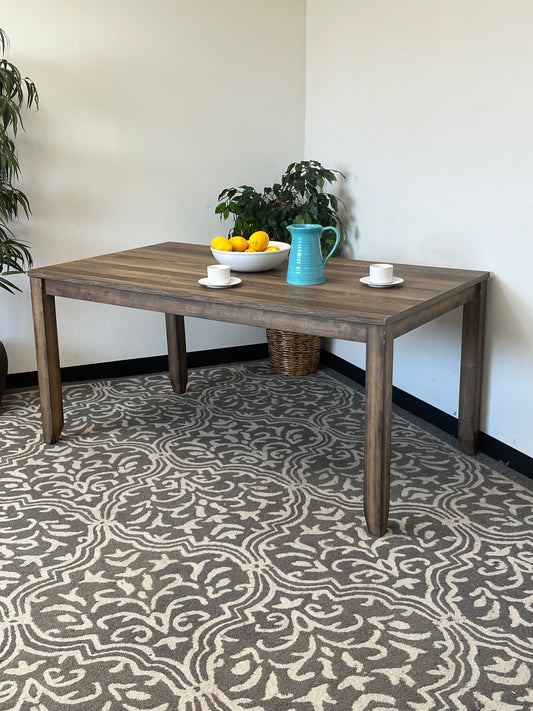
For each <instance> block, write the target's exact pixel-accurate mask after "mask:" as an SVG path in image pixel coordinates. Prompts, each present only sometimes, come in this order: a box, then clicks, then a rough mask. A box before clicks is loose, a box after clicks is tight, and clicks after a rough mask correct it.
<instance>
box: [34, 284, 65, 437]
mask: <svg viewBox="0 0 533 711" xmlns="http://www.w3.org/2000/svg"><path fill="white" fill-rule="evenodd" d="M30 284H31V298H32V309H33V328H34V332H35V351H36V355H37V373H38V376H39V390H40V395H41V418H42V423H43V438H44V441H45V442H46V443H47V444H52V442H57V440H58V439H59V436H60V434H61V430H62V429H63V396H62V393H61V371H60V369H59V346H58V341H57V322H56V307H55V299H54V297H53V296H49V295H48V294H47V293H46V284H45V281H44V279H38V278H34V277H32V278H31V279H30Z"/></svg>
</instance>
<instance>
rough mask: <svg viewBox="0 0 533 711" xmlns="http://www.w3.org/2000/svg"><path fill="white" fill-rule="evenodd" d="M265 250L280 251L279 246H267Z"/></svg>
mask: <svg viewBox="0 0 533 711" xmlns="http://www.w3.org/2000/svg"><path fill="white" fill-rule="evenodd" d="M265 252H279V247H267V248H266V249H265Z"/></svg>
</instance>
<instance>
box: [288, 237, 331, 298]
mask: <svg viewBox="0 0 533 711" xmlns="http://www.w3.org/2000/svg"><path fill="white" fill-rule="evenodd" d="M287 229H288V230H289V232H290V233H291V235H292V243H291V252H290V255H289V266H288V267H287V281H288V283H289V284H298V285H299V286H307V285H310V284H323V283H324V282H325V281H326V274H325V270H324V268H325V266H326V262H327V261H328V259H329V258H330V257H331V255H332V254H333V252H334V251H335V250H336V248H337V245H338V244H339V240H340V235H339V231H338V230H337V228H336V227H322V226H321V225H290V227H287ZM326 230H333V231H334V232H335V234H336V235H337V239H336V240H335V244H334V245H333V249H332V250H331V251H330V253H329V254H328V255H327V256H326V257H322V250H321V248H320V237H321V236H322V233H323V232H325V231H326Z"/></svg>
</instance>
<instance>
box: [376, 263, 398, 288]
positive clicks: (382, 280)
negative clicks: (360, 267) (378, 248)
mask: <svg viewBox="0 0 533 711" xmlns="http://www.w3.org/2000/svg"><path fill="white" fill-rule="evenodd" d="M393 271H394V267H393V266H392V264H371V265H370V281H371V282H372V284H390V283H391V282H392V279H393Z"/></svg>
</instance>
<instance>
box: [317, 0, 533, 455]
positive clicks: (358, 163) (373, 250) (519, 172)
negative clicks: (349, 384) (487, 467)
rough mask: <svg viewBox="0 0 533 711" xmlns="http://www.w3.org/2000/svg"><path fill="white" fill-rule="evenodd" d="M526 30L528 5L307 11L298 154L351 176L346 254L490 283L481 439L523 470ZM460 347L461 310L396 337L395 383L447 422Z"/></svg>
mask: <svg viewBox="0 0 533 711" xmlns="http://www.w3.org/2000/svg"><path fill="white" fill-rule="evenodd" d="M333 8H334V9H333ZM532 27H533V3H532V2H531V0H513V2H507V0H468V2H465V0H448V1H447V2H442V0H372V2H368V0H336V2H335V3H334V4H333V5H332V4H328V3H324V2H322V1H321V0H308V1H307V30H308V33H307V71H306V141H305V151H306V156H309V157H310V156H312V157H316V158H318V159H319V160H322V161H323V162H325V163H327V164H328V165H330V166H332V167H337V168H340V169H342V170H345V171H347V173H348V174H349V176H350V184H349V193H350V194H351V195H352V197H353V198H354V199H355V205H354V208H353V215H354V217H355V219H356V223H357V233H358V236H357V238H355V228H354V225H352V234H351V237H350V249H351V251H352V252H353V253H354V254H355V256H356V257H359V258H362V259H372V260H380V261H382V260H387V261H389V260H391V261H393V262H397V263H402V262H403V263H424V264H435V265H439V266H451V267H454V266H456V267H465V268H473V269H483V270H490V271H491V272H492V274H493V276H492V278H491V281H490V284H489V303H488V323H487V347H486V353H485V369H484V387H483V409H482V423H481V426H482V430H483V431H484V432H486V433H488V434H490V435H492V436H493V437H495V438H497V439H498V440H500V441H503V442H505V443H507V444H509V445H510V446H512V447H515V448H517V449H518V450H520V451H522V452H524V453H525V454H528V455H533V416H532V403H533V367H532V363H533V291H532V286H531V281H532V280H531V269H532V267H533V130H532V128H531V127H532V126H533V82H532V81H531V77H532V76H533V43H532V42H531V28H532ZM398 271H399V272H401V270H398ZM459 338H460V312H459V311H456V312H454V313H453V314H450V315H449V316H446V317H443V318H442V319H439V321H438V322H435V323H433V324H429V325H427V326H425V327H424V328H423V329H420V330H419V332H415V333H413V334H408V335H406V336H403V337H402V338H400V339H399V340H398V341H397V344H396V349H395V374H394V382H395V384H396V385H397V386H398V387H400V388H402V389H403V390H406V391H408V392H410V393H412V394H414V395H415V396H417V397H419V398H421V399H423V400H424V401H426V402H429V403H431V404H433V405H435V406H436V407H438V408H440V409H442V410H444V411H445V412H448V413H450V414H453V415H456V414H457V392H458V369H459V349H458V346H459ZM332 350H333V352H334V353H337V354H338V355H340V356H341V357H343V358H346V359H347V360H349V361H351V362H353V363H356V364H358V365H363V364H364V349H363V348H362V347H361V346H360V344H350V343H346V342H341V341H337V342H335V343H334V344H332Z"/></svg>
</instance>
